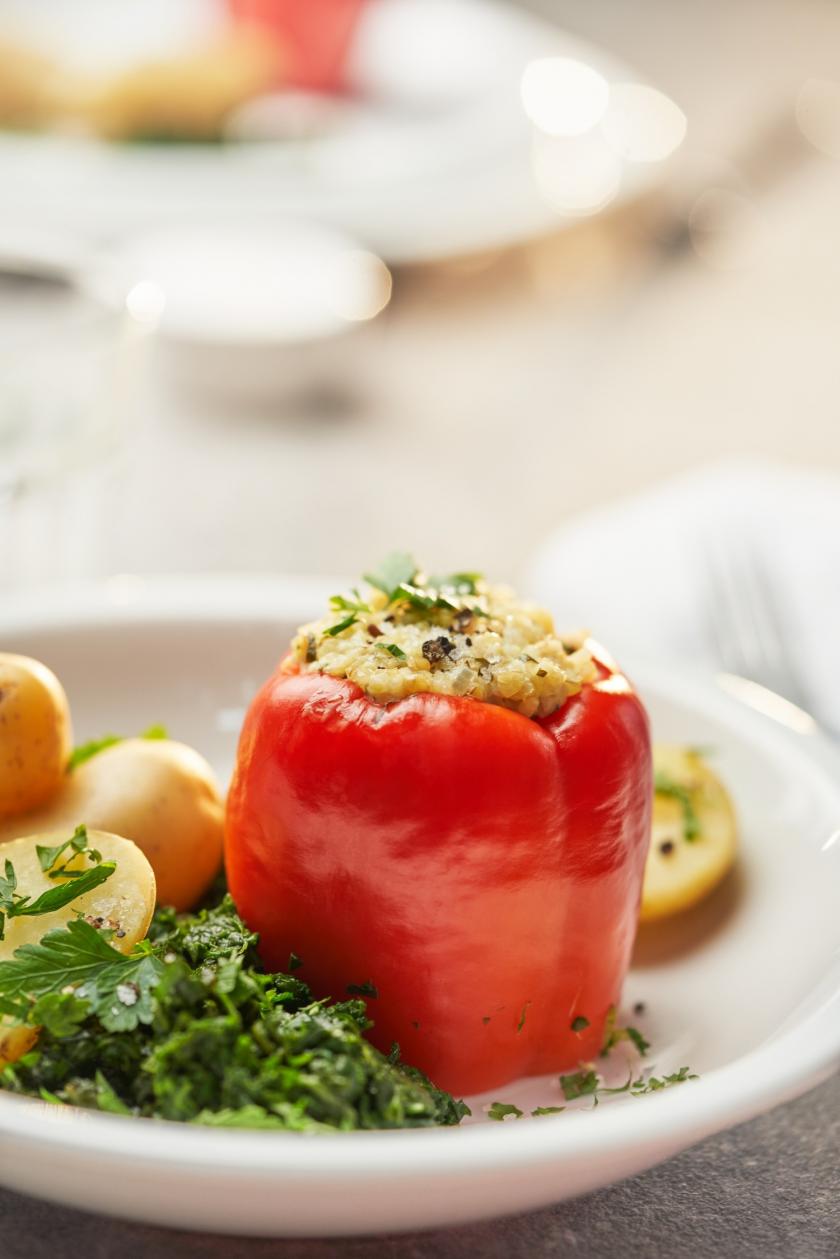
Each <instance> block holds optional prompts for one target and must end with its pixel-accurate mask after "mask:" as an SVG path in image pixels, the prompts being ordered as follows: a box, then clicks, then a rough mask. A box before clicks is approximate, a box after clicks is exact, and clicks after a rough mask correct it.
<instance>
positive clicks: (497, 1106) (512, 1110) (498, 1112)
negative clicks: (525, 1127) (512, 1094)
mask: <svg viewBox="0 0 840 1259" xmlns="http://www.w3.org/2000/svg"><path fill="white" fill-rule="evenodd" d="M523 1114H524V1111H521V1110H520V1109H519V1107H518V1106H514V1105H513V1103H512V1102H493V1104H492V1105H491V1106H489V1107H488V1108H487V1118H488V1119H496V1120H498V1121H499V1122H501V1120H503V1119H507V1117H508V1116H509V1115H513V1116H514V1118H516V1119H521V1118H522V1116H523Z"/></svg>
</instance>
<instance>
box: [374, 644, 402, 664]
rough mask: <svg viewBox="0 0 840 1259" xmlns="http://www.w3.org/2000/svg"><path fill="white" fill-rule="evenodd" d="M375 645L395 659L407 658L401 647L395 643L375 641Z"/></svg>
mask: <svg viewBox="0 0 840 1259" xmlns="http://www.w3.org/2000/svg"><path fill="white" fill-rule="evenodd" d="M376 646H377V647H381V648H382V650H383V651H389V652H390V653H391V655H392V656H394V658H395V659H397V660H406V659H408V657H407V656H406V654H405V652H404V651H403V649H402V647H398V646H397V644H396V643H377V644H376Z"/></svg>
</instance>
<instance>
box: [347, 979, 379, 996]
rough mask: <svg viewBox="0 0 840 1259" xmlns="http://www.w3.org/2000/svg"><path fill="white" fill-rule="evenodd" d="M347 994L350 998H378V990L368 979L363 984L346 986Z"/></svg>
mask: <svg viewBox="0 0 840 1259" xmlns="http://www.w3.org/2000/svg"><path fill="white" fill-rule="evenodd" d="M347 992H348V993H349V995H350V996H351V997H370V998H371V1000H373V999H374V998H376V997H378V996H379V989H378V988H377V986H376V984H374V983H371V981H370V980H369V979H366V980H365V982H364V983H363V984H348V985H347Z"/></svg>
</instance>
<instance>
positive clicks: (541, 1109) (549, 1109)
mask: <svg viewBox="0 0 840 1259" xmlns="http://www.w3.org/2000/svg"><path fill="white" fill-rule="evenodd" d="M565 1109H566V1107H565V1106H537V1107H536V1109H535V1110H532V1111H531V1114H532V1115H562V1113H563V1111H564V1110H565Z"/></svg>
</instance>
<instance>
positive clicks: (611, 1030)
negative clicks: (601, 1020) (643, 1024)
mask: <svg viewBox="0 0 840 1259" xmlns="http://www.w3.org/2000/svg"><path fill="white" fill-rule="evenodd" d="M616 1017H617V1016H616V1009H615V1006H612V1007H611V1009H610V1012H609V1014H608V1015H607V1021H606V1023H605V1025H604V1043H603V1045H602V1046H601V1054H602V1056H603V1057H606V1055H607V1054H608V1053H609V1052H610V1050H611V1049H614V1048H615V1046H616V1045H618V1044H620V1043H621V1041H623V1040H629V1041H630V1043H631V1045H633V1046H634V1047H635V1049H636V1050H637V1051H638V1053H639V1054H641V1056H642V1057H643V1058H644V1056H645V1055H646V1053H647V1051H648V1050H649V1049H650V1043H649V1042H648V1041H647V1040H645V1038H644V1036H643V1035H642V1033H641V1032H640V1031H639V1029H638V1028H636V1027H619V1026H618V1024H617V1023H616Z"/></svg>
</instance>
